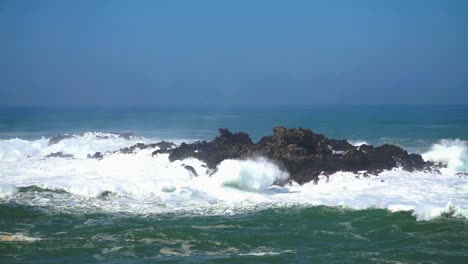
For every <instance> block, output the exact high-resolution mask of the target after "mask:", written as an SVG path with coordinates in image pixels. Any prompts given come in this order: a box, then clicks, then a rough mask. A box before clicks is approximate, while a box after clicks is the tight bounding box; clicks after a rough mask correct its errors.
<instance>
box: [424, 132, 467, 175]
mask: <svg viewBox="0 0 468 264" xmlns="http://www.w3.org/2000/svg"><path fill="white" fill-rule="evenodd" d="M422 157H423V159H425V160H429V161H433V162H436V163H441V164H443V165H444V166H447V168H449V169H451V170H455V171H462V172H468V146H467V145H466V143H465V142H464V141H461V140H458V139H456V140H448V139H443V140H441V141H440V142H439V143H437V144H434V145H433V146H432V147H431V149H430V150H429V151H428V152H426V153H423V154H422Z"/></svg>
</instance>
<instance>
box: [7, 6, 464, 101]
mask: <svg viewBox="0 0 468 264" xmlns="http://www.w3.org/2000/svg"><path fill="white" fill-rule="evenodd" d="M267 104H272V105H288V104H289V105H290V104H300V105H303V104H468V1H464V0H458V1H457V0H437V1H434V0H401V1H400V0H353V1H349V0H342V1H338V0H326V1H312V0H310V1H267V0H265V1H256V0H249V1H242V0H240V1H217V0H213V1H210V0H204V1H177V0H173V1H169V0H168V1H163V0H161V1H158V0H154V1H144V0H140V1H129V0H128V1H118V0H114V1H105V0H97V1H86V0H81V1H71V0H70V1H60V0H57V1H49V0H41V1H33V0H31V1H28V0H23V1H15V0H7V1H5V0H0V106H56V105H57V106H62V105H73V106H80V105H97V106H120V105H122V106H166V105H168V106H184V105H191V106H197V105H205V106H206V105H233V106H234V105H267Z"/></svg>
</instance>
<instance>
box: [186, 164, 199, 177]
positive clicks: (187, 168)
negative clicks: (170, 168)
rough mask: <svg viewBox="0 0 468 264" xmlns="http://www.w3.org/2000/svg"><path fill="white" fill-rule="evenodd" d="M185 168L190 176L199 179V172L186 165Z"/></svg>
mask: <svg viewBox="0 0 468 264" xmlns="http://www.w3.org/2000/svg"><path fill="white" fill-rule="evenodd" d="M184 168H185V169H186V170H188V171H189V173H190V175H192V176H195V177H198V173H197V171H196V170H195V169H194V168H193V167H192V166H190V165H184Z"/></svg>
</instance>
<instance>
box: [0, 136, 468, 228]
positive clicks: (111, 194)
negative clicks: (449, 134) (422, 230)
mask: <svg viewBox="0 0 468 264" xmlns="http://www.w3.org/2000/svg"><path fill="white" fill-rule="evenodd" d="M140 142H143V143H150V142H154V139H151V140H150V139H145V138H138V137H129V138H122V137H119V136H118V135H115V134H112V133H109V134H105V133H104V134H103V133H84V134H80V135H75V136H73V137H67V138H64V139H62V140H60V141H58V142H57V143H55V144H52V145H51V144H50V140H49V139H45V138H43V139H39V140H35V141H27V140H22V139H10V140H1V141H0V202H15V203H20V204H26V205H32V206H39V207H44V208H49V209H53V210H102V211H106V212H107V211H110V212H116V211H117V212H128V213H136V214H146V213H155V214H158V213H181V214H203V215H206V214H236V213H242V212H248V211H252V210H261V209H265V208H274V207H284V206H318V205H325V206H339V207H344V208H351V209H357V210H360V209H367V208H384V209H387V210H390V211H412V212H413V215H414V216H415V217H416V218H417V219H418V220H430V219H433V218H436V217H439V216H441V215H450V216H454V217H467V216H468V198H467V197H468V196H467V194H468V181H467V178H466V176H465V175H462V174H457V171H466V166H467V165H466V164H467V153H468V152H467V147H466V145H465V143H464V142H462V141H460V140H454V141H448V140H444V141H441V142H439V143H437V144H435V145H434V146H433V147H432V148H431V149H430V150H429V151H428V152H426V153H424V154H423V157H424V159H426V160H431V161H435V162H441V163H443V164H446V165H447V169H446V170H443V171H442V173H441V174H440V173H437V172H406V171H403V170H400V169H395V170H392V171H385V172H383V173H382V174H381V175H380V176H378V177H364V176H362V175H361V176H358V175H356V174H352V173H347V172H338V173H335V174H334V175H330V176H328V177H326V176H321V180H320V181H319V182H318V184H314V183H307V184H304V185H302V186H301V185H298V184H295V183H291V184H288V185H286V186H282V187H281V186H276V185H275V183H277V182H284V181H285V180H286V179H287V178H288V174H287V172H285V171H282V170H281V169H280V167H279V166H278V165H277V164H275V163H274V162H272V161H269V160H267V159H265V158H262V157H258V158H256V159H248V160H225V161H223V162H222V163H221V164H219V166H218V167H217V169H216V170H215V171H212V170H210V169H208V168H207V166H206V164H204V163H203V162H201V161H199V160H196V159H186V160H183V161H174V162H170V161H169V159H168V155H167V154H160V155H157V156H154V157H153V156H152V155H151V154H152V152H153V151H154V150H155V149H157V147H155V148H148V149H143V150H139V151H137V152H135V153H132V154H122V153H112V152H109V153H108V154H106V155H105V156H104V158H103V159H102V160H96V159H87V158H86V156H87V154H90V153H94V152H96V151H100V152H105V151H114V150H116V149H119V148H123V147H128V146H130V145H133V144H135V143H140ZM52 152H64V153H67V154H71V155H73V156H74V158H46V156H47V155H48V154H50V153H52ZM188 166H191V168H193V170H194V171H195V172H196V175H198V176H196V175H195V174H194V173H193V171H191V170H189V169H187V167H188ZM33 186H35V187H33Z"/></svg>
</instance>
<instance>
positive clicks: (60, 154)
mask: <svg viewBox="0 0 468 264" xmlns="http://www.w3.org/2000/svg"><path fill="white" fill-rule="evenodd" d="M46 158H73V155H72V154H65V153H63V152H61V151H59V152H54V153H50V154H49V155H47V156H46Z"/></svg>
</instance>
